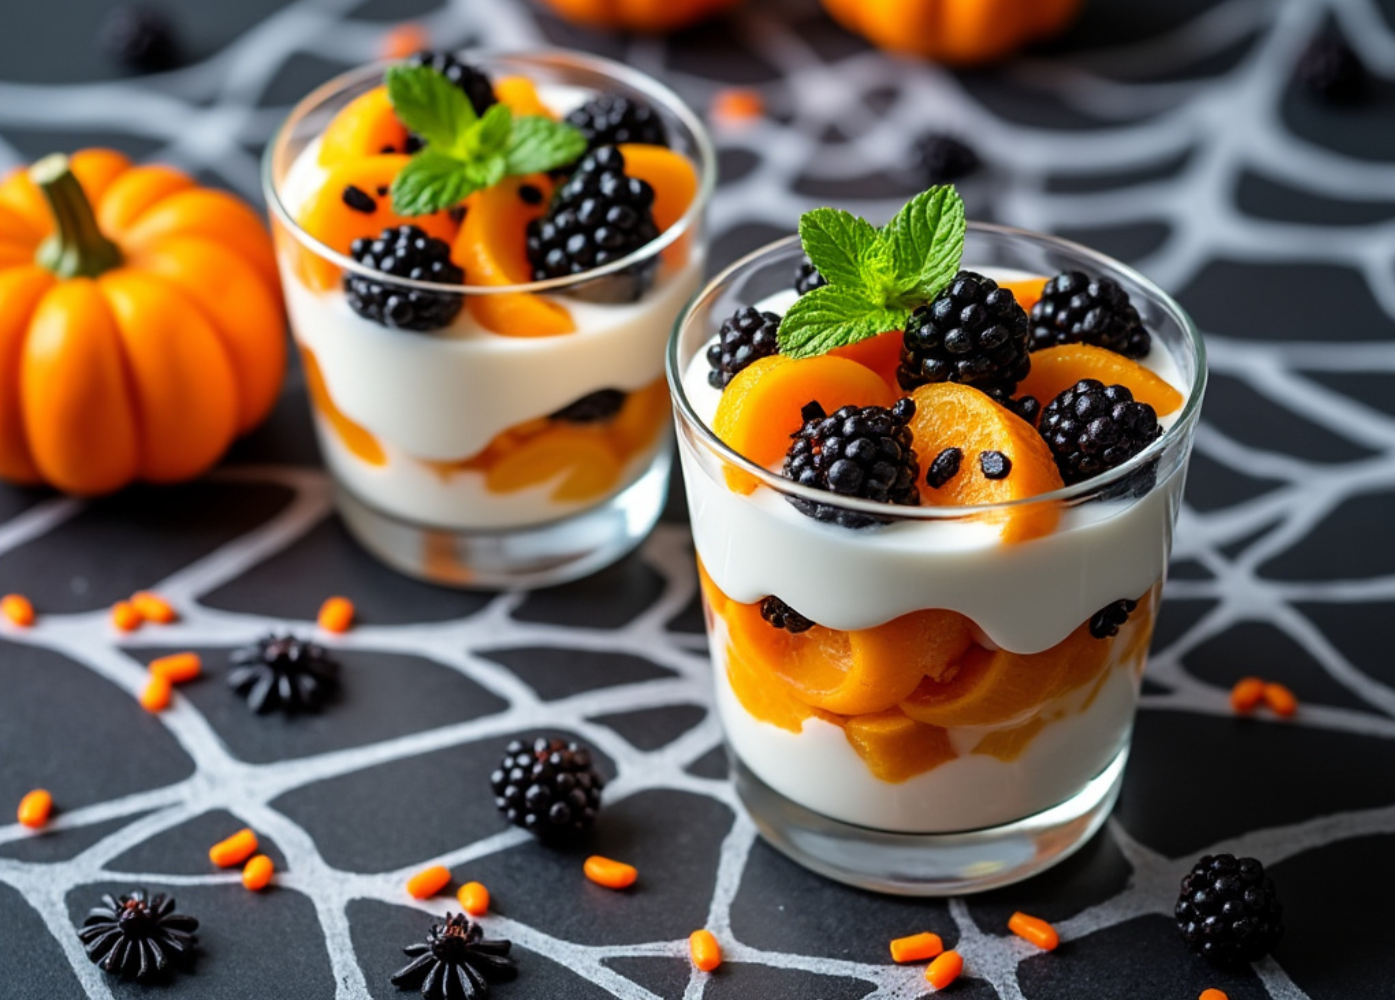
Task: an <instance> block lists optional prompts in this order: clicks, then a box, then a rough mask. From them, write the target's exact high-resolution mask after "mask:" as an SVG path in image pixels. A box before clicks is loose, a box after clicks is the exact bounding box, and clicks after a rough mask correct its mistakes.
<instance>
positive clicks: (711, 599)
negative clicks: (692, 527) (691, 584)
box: [697, 556, 731, 615]
mask: <svg viewBox="0 0 1395 1000" xmlns="http://www.w3.org/2000/svg"><path fill="white" fill-rule="evenodd" d="M697 575H698V587H699V588H700V589H701V590H702V596H703V599H704V600H706V601H707V606H708V607H709V608H711V609H712V612H713V614H718V615H721V614H725V613H726V610H727V605H729V604H730V603H731V598H730V597H728V596H727V595H726V594H725V593H723V592H722V588H721V587H719V586H717V584H716V583H715V582H713V580H712V577H710V576H708V575H707V567H706V566H704V565H703V564H702V557H701V556H698V557H697Z"/></svg>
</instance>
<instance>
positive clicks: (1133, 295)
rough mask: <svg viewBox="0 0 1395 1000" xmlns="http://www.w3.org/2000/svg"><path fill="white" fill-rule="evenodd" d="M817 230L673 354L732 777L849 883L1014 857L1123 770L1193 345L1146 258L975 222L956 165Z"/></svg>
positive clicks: (902, 886) (768, 254) (981, 871)
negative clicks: (1127, 262) (911, 194)
mask: <svg viewBox="0 0 1395 1000" xmlns="http://www.w3.org/2000/svg"><path fill="white" fill-rule="evenodd" d="M800 233H801V238H800V241H793V240H788V241H785V242H783V243H778V244H775V245H774V246H772V247H769V248H767V249H766V250H763V251H760V252H758V253H757V254H755V255H753V256H751V257H749V258H747V259H746V260H745V261H742V262H740V263H738V264H737V265H735V266H734V267H733V268H732V269H730V270H729V271H728V272H727V273H726V274H724V275H723V276H722V277H720V278H718V279H717V280H716V281H714V282H713V283H712V284H711V285H710V286H709V287H708V288H707V290H706V291H705V292H704V293H703V294H702V295H700V296H699V298H698V299H697V300H696V301H695V303H694V305H693V307H692V308H691V309H690V310H689V312H688V313H687V315H685V317H684V319H683V320H681V321H680V325H679V328H678V331H677V333H676V335H675V339H674V341H673V343H672V345H671V353H670V362H669V363H670V377H671V379H672V383H673V392H674V397H675V401H676V405H677V407H678V412H679V416H680V421H679V441H680V454H681V456H682V460H683V464H684V474H685V479H686V482H687V488H688V496H689V506H690V509H691V516H692V522H693V533H694V540H695V544H696V548H697V556H698V560H699V571H700V577H701V584H702V591H703V595H704V598H705V603H706V608H707V613H708V625H709V633H710V638H711V649H712V657H713V661H714V665H715V667H716V688H717V703H718V707H719V711H720V714H721V717H722V720H723V724H724V727H725V730H726V734H727V739H728V743H729V746H730V749H731V751H732V756H733V766H734V771H735V775H736V778H737V787H738V790H739V792H740V793H741V796H742V798H743V800H744V802H745V804H746V805H747V807H748V809H749V810H750V812H751V813H752V815H753V817H754V818H755V820H756V822H757V824H758V825H759V827H760V829H761V831H762V832H763V833H764V834H765V835H766V836H767V838H768V839H770V840H771V841H772V842H773V843H774V844H775V845H776V846H777V847H779V848H781V849H782V850H784V851H786V852H787V853H789V854H791V855H793V856H794V857H795V858H796V859H797V860H800V861H802V862H803V863H805V864H807V865H809V866H810V867H813V868H815V869H816V870H819V871H823V872H825V873H827V874H830V875H832V876H834V877H836V878H840V879H843V880H845V881H849V882H854V883H857V884H861V885H865V886H869V887H872V888H878V889H883V890H887V891H896V892H906V893H926V894H932V893H942V892H961V891H966V890H971V889H977V888H986V887H988V886H992V885H998V884H1003V883H1006V882H1009V881H1013V880H1016V879H1019V878H1023V877H1026V876H1027V875H1030V874H1032V873H1033V872H1035V871H1038V870H1040V869H1041V868H1043V867H1045V866H1046V865H1048V864H1050V863H1052V862H1053V861H1055V860H1059V859H1060V858H1062V857H1064V856H1066V855H1067V854H1068V853H1069V852H1070V851H1071V850H1073V849H1074V848H1075V847H1077V846H1079V845H1080V844H1081V843H1083V842H1084V840H1085V839H1086V838H1088V836H1089V835H1090V834H1091V833H1092V832H1093V831H1094V830H1095V829H1097V828H1098V825H1099V824H1100V823H1101V822H1102V821H1103V818H1104V816H1105V815H1106V814H1107V812H1108V809H1109V807H1110V805H1111V804H1112V802H1113V800H1114V796H1115V795H1116V794H1117V789H1118V782H1119V779H1120V776H1121V774H1122V769H1123V765H1124V761H1125V758H1126V754H1127V747H1128V742H1129V735H1130V731H1131V726H1132V721H1133V714H1134V709H1135V706H1136V702H1137V695H1138V689H1139V684H1140V678H1141V675H1142V672H1143V667H1144V661H1145V657H1146V654H1147V649H1148V645H1149V641H1150V638H1151V635H1152V630H1153V620H1154V616H1155V613H1156V610H1157V607H1158V601H1159V596H1160V591H1161V587H1162V581H1163V576H1164V571H1165V567H1166V562H1167V557H1168V551H1169V548H1170V542H1171V532H1172V527H1173V523H1174V520H1175V516H1176V512H1177V508H1178V504H1179V502H1180V495H1181V490H1182V484H1183V478H1184V475H1185V466H1186V460H1187V457H1188V453H1189V449H1190V438H1191V434H1192V430H1193V427H1194V424H1195V420H1196V415H1197V412H1198V409H1199V406H1200V400H1201V391H1202V385H1203V382H1204V364H1203V359H1202V356H1201V349H1200V346H1199V343H1198V342H1197V339H1196V337H1195V335H1194V331H1193V330H1192V327H1191V325H1190V322H1189V321H1188V320H1187V318H1186V316H1185V315H1184V314H1183V313H1182V312H1181V310H1180V309H1179V308H1178V307H1177V306H1176V305H1175V304H1173V303H1172V302H1171V300H1170V299H1168V298H1167V297H1166V296H1165V295H1164V294H1163V293H1161V292H1160V291H1158V290H1157V289H1156V288H1155V287H1154V286H1152V285H1151V284H1149V283H1148V282H1147V281H1146V280H1145V279H1143V278H1142V277H1140V276H1138V275H1137V274H1135V273H1133V272H1131V271H1129V270H1128V269H1126V268H1124V267H1123V266H1122V265H1119V264H1117V263H1114V262H1112V261H1110V260H1108V259H1107V258H1104V257H1102V256H1099V255H1096V254H1093V253H1091V252H1090V251H1088V250H1086V249H1084V248H1082V247H1078V246H1074V245H1072V244H1068V243H1065V242H1063V241H1059V240H1055V239H1052V238H1050V237H1044V236H1035V235H1032V234H1028V233H1021V232H1017V231H1013V230H1007V229H1001V228H997V227H990V226H978V225H974V226H967V225H966V223H965V221H964V214H963V204H962V202H961V201H960V200H959V198H958V196H957V194H956V193H955V192H954V190H953V189H952V188H948V187H941V188H934V189H931V190H930V191H928V192H926V193H924V194H922V195H920V196H918V197H917V198H916V199H914V200H913V201H912V202H911V203H910V204H909V205H907V206H906V208H905V209H904V210H903V211H902V212H901V213H899V214H898V215H897V216H896V218H895V219H893V220H892V221H891V222H890V223H889V224H888V225H887V226H885V227H884V228H882V229H877V228H874V227H873V226H872V225H870V224H869V223H867V222H865V221H864V220H861V219H857V218H855V217H853V216H851V215H848V214H847V213H843V212H837V211H834V210H832V209H819V210H816V211H814V212H811V213H809V214H807V215H806V216H805V217H804V219H803V220H802V222H801V226H800ZM801 243H802V246H801Z"/></svg>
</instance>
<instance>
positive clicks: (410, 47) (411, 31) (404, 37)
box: [378, 21, 431, 60]
mask: <svg viewBox="0 0 1395 1000" xmlns="http://www.w3.org/2000/svg"><path fill="white" fill-rule="evenodd" d="M429 48H431V35H430V34H429V33H428V32H427V30H426V29H425V28H424V27H422V26H421V25H420V24H417V23H416V22H415V21H404V22H403V23H402V24H399V25H397V26H396V27H394V28H393V29H392V30H391V31H389V32H388V33H387V34H386V35H384V36H383V41H382V44H381V45H380V46H379V47H378V52H379V54H380V55H381V56H382V58H384V59H387V60H393V59H406V58H407V57H408V56H410V55H414V54H416V53H418V52H421V51H422V50H424V49H429Z"/></svg>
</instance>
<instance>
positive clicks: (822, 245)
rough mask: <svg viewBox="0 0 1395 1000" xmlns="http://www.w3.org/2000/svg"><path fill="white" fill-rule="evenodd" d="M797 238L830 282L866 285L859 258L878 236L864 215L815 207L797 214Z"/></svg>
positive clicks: (870, 249) (877, 241)
mask: <svg viewBox="0 0 1395 1000" xmlns="http://www.w3.org/2000/svg"><path fill="white" fill-rule="evenodd" d="M799 241H800V243H802V244H803V245H804V252H805V253H806V254H808V256H809V260H811V261H813V264H814V266H815V267H817V268H818V269H819V273H820V274H822V275H823V277H824V280H825V281H827V282H828V283H829V284H830V285H847V286H849V287H851V288H866V287H867V284H868V283H867V280H866V278H867V276H868V275H867V271H866V270H865V269H864V264H863V260H864V258H866V257H868V256H869V254H871V253H872V252H874V251H876V249H877V247H878V245H879V244H880V242H881V240H880V238H879V237H878V235H877V230H876V229H875V228H873V226H872V224H871V223H870V222H868V221H867V220H866V219H859V218H858V217H857V216H855V215H853V214H852V213H851V212H844V211H842V210H840V209H836V208H816V209H814V210H813V211H812V212H805V213H804V215H803V216H801V217H800V219H799Z"/></svg>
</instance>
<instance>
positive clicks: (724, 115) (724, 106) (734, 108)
mask: <svg viewBox="0 0 1395 1000" xmlns="http://www.w3.org/2000/svg"><path fill="white" fill-rule="evenodd" d="M764 114H765V98H764V97H762V96H761V94H760V91H758V90H747V89H745V88H741V87H731V88H728V89H726V90H722V91H718V93H717V96H716V97H714V98H713V99H712V120H713V121H714V122H720V123H722V124H724V125H740V124H743V123H745V122H751V121H755V120H756V119H757V118H760V117H761V116H763V115H764Z"/></svg>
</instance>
